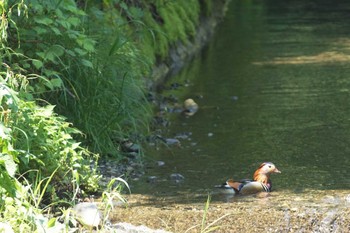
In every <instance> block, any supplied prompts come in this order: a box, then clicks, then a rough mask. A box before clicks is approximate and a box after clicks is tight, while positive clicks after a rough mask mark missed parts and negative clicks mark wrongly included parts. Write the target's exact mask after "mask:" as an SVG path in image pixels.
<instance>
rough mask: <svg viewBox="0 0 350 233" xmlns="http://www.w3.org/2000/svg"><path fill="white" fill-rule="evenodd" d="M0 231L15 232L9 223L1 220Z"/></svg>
mask: <svg viewBox="0 0 350 233" xmlns="http://www.w3.org/2000/svg"><path fill="white" fill-rule="evenodd" d="M0 232H7V233H14V231H13V229H12V227H11V225H10V224H9V223H4V222H0Z"/></svg>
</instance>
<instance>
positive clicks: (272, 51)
mask: <svg viewBox="0 0 350 233" xmlns="http://www.w3.org/2000/svg"><path fill="white" fill-rule="evenodd" d="M174 83H176V84H180V85H172V84H174ZM165 86H166V87H170V86H178V87H177V88H173V89H168V90H163V91H162V95H164V96H176V98H177V99H178V100H179V102H180V103H182V102H183V101H184V100H185V99H187V98H192V99H194V100H195V101H196V102H197V103H198V105H199V111H198V112H197V113H196V114H195V115H194V116H191V117H185V116H183V115H182V114H179V113H168V117H169V118H170V122H171V125H170V126H169V127H167V128H166V129H163V136H165V137H168V138H175V136H176V135H179V134H188V135H189V137H188V138H183V139H181V138H180V139H179V140H180V141H181V147H176V146H169V147H166V146H164V145H157V146H149V148H147V151H146V158H147V159H148V160H149V164H155V163H153V161H158V160H160V161H164V162H165V165H164V166H160V167H158V166H156V165H154V166H153V165H150V168H149V169H148V170H147V172H146V175H145V177H144V178H142V179H141V180H140V181H138V182H131V185H132V192H133V193H142V194H156V193H159V194H169V195H170V194H171V195H172V194H175V195H178V196H180V198H181V197H183V196H184V195H187V196H196V195H204V196H205V195H207V193H208V192H210V191H211V190H212V189H213V186H214V185H216V184H220V183H222V182H223V181H225V180H226V179H228V178H236V179H240V178H251V177H252V174H253V172H254V171H255V169H256V168H257V167H258V166H259V164H260V163H261V162H264V161H271V162H273V163H274V164H275V165H276V166H277V167H278V168H279V169H280V170H281V171H282V173H281V174H276V175H273V176H272V181H273V184H274V191H276V192H293V193H294V192H296V193H303V192H305V190H340V189H341V190H347V189H350V179H349V178H350V175H349V173H348V171H347V170H348V169H349V167H350V2H349V1H346V0H343V1H326V0H324V1H301V0H298V1H296V0H293V1H280V0H265V1H254V0H252V1H250V0H249V1H246V0H234V1H231V3H230V5H229V9H228V12H227V15H226V17H225V20H224V21H223V22H222V23H221V24H220V25H219V27H218V28H217V31H216V34H215V36H214V37H213V39H212V40H211V42H210V43H209V45H208V46H207V47H206V48H205V49H204V50H203V52H202V53H201V54H200V56H198V57H196V58H195V59H193V61H192V62H191V63H190V64H188V66H187V67H185V69H184V70H182V71H181V73H179V74H178V75H176V76H175V77H172V78H171V79H170V80H169V81H168V83H166V84H165ZM164 131H165V133H164ZM172 173H179V174H181V175H183V176H184V177H185V179H184V180H183V181H181V182H179V183H176V182H172V181H171V180H170V178H169V177H170V174H172ZM149 176H156V177H157V178H156V179H155V181H154V182H147V179H148V177H149Z"/></svg>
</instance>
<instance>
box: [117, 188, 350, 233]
mask: <svg viewBox="0 0 350 233" xmlns="http://www.w3.org/2000/svg"><path fill="white" fill-rule="evenodd" d="M202 198H203V202H198V203H190V202H189V203H186V195H184V196H182V197H181V198H179V197H177V198H171V197H160V196H158V197H157V196H144V195H131V196H129V197H128V200H129V205H128V207H126V208H123V209H116V211H115V212H114V213H113V216H111V217H112V221H114V222H130V223H132V224H134V225H145V226H148V227H150V228H153V229H164V230H167V231H171V232H201V230H200V229H201V227H202V226H201V223H202V219H203V215H204V205H205V201H206V197H205V195H203V197H202ZM180 199H181V200H180ZM349 206H350V196H349V194H348V192H346V191H339V190H328V191H305V192H304V193H290V192H273V193H271V194H269V195H267V196H265V195H264V196H260V197H259V196H258V197H257V196H246V197H233V198H232V197H227V196H226V197H213V200H212V202H211V204H210V207H209V210H208V212H207V219H206V222H205V224H204V226H203V228H202V229H204V228H206V227H207V229H209V228H210V227H219V228H218V229H215V230H214V232H347V231H349V229H350V210H349ZM211 224H212V225H211Z"/></svg>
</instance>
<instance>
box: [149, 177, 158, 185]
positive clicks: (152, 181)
mask: <svg viewBox="0 0 350 233" xmlns="http://www.w3.org/2000/svg"><path fill="white" fill-rule="evenodd" d="M157 180H158V177H157V176H149V177H148V178H147V182H148V183H155V182H156V181H157Z"/></svg>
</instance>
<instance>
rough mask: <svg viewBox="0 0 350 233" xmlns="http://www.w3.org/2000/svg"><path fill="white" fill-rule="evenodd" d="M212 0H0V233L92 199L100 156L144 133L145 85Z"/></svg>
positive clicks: (29, 227) (31, 228) (34, 227)
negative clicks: (85, 198)
mask: <svg viewBox="0 0 350 233" xmlns="http://www.w3.org/2000/svg"><path fill="white" fill-rule="evenodd" d="M210 2H211V1H209V0H207V1H198V0H180V1H176V2H175V1H171V0H169V1H162V0H153V1H145V0H128V1H121V0H105V1H102V2H101V1H73V0H51V1H46V0H31V1H29V0H4V1H0V14H1V21H0V42H1V47H0V54H1V58H0V62H1V63H0V103H1V109H0V118H1V121H0V136H1V137H0V166H1V169H0V179H1V181H2V182H0V195H1V196H2V198H1V201H0V208H1V212H2V215H1V216H0V231H2V230H3V229H5V228H6V229H10V228H12V229H13V230H14V231H15V232H36V231H38V229H39V228H42V227H44V228H45V227H49V226H54V222H55V221H56V219H55V218H53V219H51V220H50V221H49V220H47V219H46V218H44V217H43V213H49V212H50V211H51V210H52V209H51V208H53V207H55V206H62V203H63V202H67V201H68V204H69V203H72V202H73V201H74V200H75V198H76V196H77V194H78V193H80V194H81V193H82V194H84V193H87V192H95V191H98V179H99V175H98V174H97V172H96V170H95V168H96V164H97V159H98V154H101V155H102V156H106V155H111V156H115V157H117V158H119V159H121V158H122V153H121V151H120V144H119V142H121V141H122V140H124V139H132V140H133V141H135V140H137V139H138V138H140V135H144V134H147V133H148V131H149V125H148V123H149V120H150V117H151V110H150V106H149V104H148V103H147V100H146V98H145V96H146V95H145V94H146V90H145V85H144V83H145V79H146V77H149V76H150V71H151V70H152V67H153V66H154V65H156V62H157V61H158V60H159V59H164V58H166V56H167V55H168V50H169V48H170V47H172V46H173V45H175V43H177V42H178V41H181V42H183V43H186V41H188V39H190V38H191V37H192V36H193V35H194V34H195V28H196V25H197V24H198V22H199V17H200V11H201V9H205V11H206V14H208V12H210V11H209V10H208V9H209V8H210ZM70 122H72V123H70ZM73 126H74V127H73ZM100 191H101V190H100ZM116 196H117V197H118V198H120V196H118V195H116ZM62 200H64V201H62ZM62 213H63V214H64V213H66V211H65V210H64V209H62ZM5 222H6V224H5ZM1 223H4V224H1ZM44 225H45V226H44ZM9 232H11V231H9Z"/></svg>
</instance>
